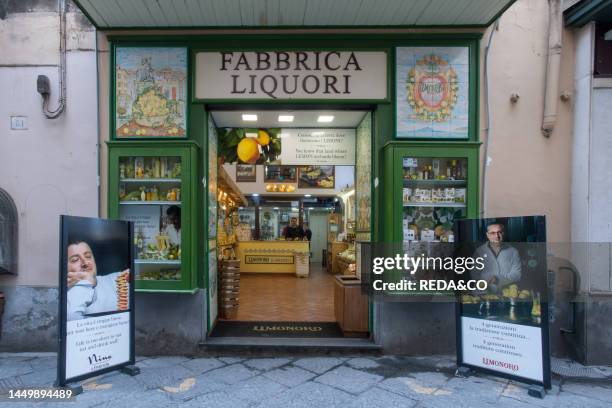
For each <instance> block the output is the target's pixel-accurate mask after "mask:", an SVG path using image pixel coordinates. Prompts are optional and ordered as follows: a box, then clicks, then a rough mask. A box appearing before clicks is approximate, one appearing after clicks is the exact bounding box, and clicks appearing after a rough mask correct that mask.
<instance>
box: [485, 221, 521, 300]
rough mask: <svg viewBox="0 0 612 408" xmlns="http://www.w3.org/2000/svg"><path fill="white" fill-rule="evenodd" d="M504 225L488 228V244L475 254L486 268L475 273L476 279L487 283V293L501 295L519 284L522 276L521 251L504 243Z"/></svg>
mask: <svg viewBox="0 0 612 408" xmlns="http://www.w3.org/2000/svg"><path fill="white" fill-rule="evenodd" d="M504 233H505V231H504V225H503V224H499V223H493V224H489V225H488V226H487V242H486V243H485V244H482V245H481V246H479V247H478V248H477V249H476V251H475V252H474V258H477V257H482V258H483V260H484V268H483V269H482V270H481V271H479V272H478V271H474V272H475V275H477V276H473V278H475V279H483V280H485V281H487V283H488V286H487V292H489V293H492V294H499V293H500V292H501V290H502V289H503V288H504V287H506V286H508V285H510V284H512V283H516V282H518V281H519V280H520V279H521V277H522V275H523V272H522V264H521V257H520V255H519V251H518V250H517V249H516V248H514V247H513V246H510V245H508V244H505V243H504Z"/></svg>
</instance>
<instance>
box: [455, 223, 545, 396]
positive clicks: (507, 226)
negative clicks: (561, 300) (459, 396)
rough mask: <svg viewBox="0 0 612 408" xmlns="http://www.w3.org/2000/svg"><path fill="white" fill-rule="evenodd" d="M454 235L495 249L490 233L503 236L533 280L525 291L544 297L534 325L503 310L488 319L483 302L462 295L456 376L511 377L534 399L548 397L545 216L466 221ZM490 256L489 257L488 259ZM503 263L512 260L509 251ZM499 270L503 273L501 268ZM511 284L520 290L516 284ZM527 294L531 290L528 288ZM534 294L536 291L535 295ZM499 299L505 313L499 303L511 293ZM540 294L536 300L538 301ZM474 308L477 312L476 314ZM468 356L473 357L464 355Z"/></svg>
mask: <svg viewBox="0 0 612 408" xmlns="http://www.w3.org/2000/svg"><path fill="white" fill-rule="evenodd" d="M496 230H497V231H496ZM455 233H456V236H458V238H459V243H460V244H461V243H467V244H468V246H469V245H470V244H472V243H473V242H474V241H476V240H478V239H479V238H481V237H485V236H486V237H487V239H488V242H487V241H486V240H485V241H484V243H483V242H479V245H480V247H479V248H478V250H482V248H484V247H485V246H488V248H489V249H491V251H492V241H491V237H490V236H489V235H495V234H497V237H498V238H499V236H500V234H501V240H499V242H498V244H501V246H502V251H503V250H504V248H509V249H510V251H514V252H515V253H516V254H517V257H518V258H519V259H520V260H521V263H522V264H523V266H522V268H523V271H522V275H523V277H525V276H527V277H529V275H530V274H531V277H530V278H531V280H532V282H534V281H535V286H533V287H531V288H530V287H523V288H521V289H523V290H525V289H532V288H534V287H535V288H538V289H539V290H540V291H541V294H542V295H543V297H542V298H541V301H540V302H539V306H540V310H539V319H538V320H537V323H534V322H529V321H528V319H521V316H513V317H512V318H508V317H509V316H502V315H501V313H500V312H499V311H497V313H495V314H494V315H493V316H490V315H488V314H487V313H484V312H483V306H484V304H483V302H480V304H479V303H478V302H477V301H476V300H474V299H475V298H476V296H470V295H468V296H467V297H468V299H467V300H464V298H463V295H462V294H460V293H458V294H457V302H456V303H455V322H456V341H457V372H456V375H457V376H460V377H467V376H469V375H470V373H471V372H472V371H474V372H482V373H484V374H488V375H494V376H497V377H502V378H507V379H509V380H513V381H517V382H521V383H524V384H528V385H529V389H528V394H529V395H530V396H532V397H536V398H544V396H545V395H546V390H547V389H550V388H551V368H550V342H549V310H548V299H547V296H546V291H547V287H548V281H547V267H546V244H545V242H546V238H545V235H546V233H545V218H544V217H543V216H533V217H510V218H494V219H479V220H467V219H466V220H461V221H460V222H459V223H458V224H457V226H456V230H455ZM521 234H524V237H527V236H528V238H527V239H525V240H524V241H523V240H522V239H521V238H520V236H521ZM505 236H513V239H514V240H515V241H514V242H504V238H505ZM506 241H508V240H506ZM493 246H494V245H493ZM525 253H528V254H529V255H530V256H531V258H530V259H525V256H524V255H525ZM480 254H482V252H480ZM519 254H520V255H519ZM491 255H492V254H489V256H491ZM498 255H499V253H498V254H497V255H495V263H496V264H497V265H498V267H499V265H500V263H502V262H505V261H504V260H503V259H502V258H499V259H498ZM474 256H475V255H474ZM485 257H486V255H485ZM505 259H506V260H507V259H508V255H507V253H506V258H505ZM534 261H535V262H534ZM530 268H531V269H530ZM497 272H498V273H499V272H500V270H498V271H497ZM485 276H486V272H483V275H481V277H485ZM519 276H520V275H519ZM522 282H523V281H520V280H519V281H518V285H521V283H522ZM513 286H515V289H516V285H513ZM506 290H508V289H506ZM519 290H520V289H519ZM525 292H527V291H526V290H525ZM534 292H535V290H534V291H532V292H531V293H532V294H533V293H534ZM472 295H473V294H472ZM498 295H500V297H501V298H500V300H499V305H500V306H498V307H499V308H500V309H502V310H505V309H503V306H501V305H503V304H504V302H506V301H507V300H508V298H507V297H506V296H508V293H504V294H503V295H502V294H501V293H499V292H498ZM539 295H540V294H538V300H540V298H539ZM514 296H516V295H514ZM470 297H471V299H470ZM504 299H505V300H504ZM527 304H528V305H529V308H531V307H532V306H531V305H530V304H529V303H528V302H527ZM486 307H487V309H486V310H488V307H489V305H486ZM517 307H518V306H517ZM491 308H493V306H491ZM475 310H478V311H477V312H475ZM493 310H495V309H493ZM504 313H507V312H504ZM510 315H512V313H510ZM517 317H518V318H517ZM513 319H514V320H515V321H513ZM466 352H467V353H468V354H469V356H466Z"/></svg>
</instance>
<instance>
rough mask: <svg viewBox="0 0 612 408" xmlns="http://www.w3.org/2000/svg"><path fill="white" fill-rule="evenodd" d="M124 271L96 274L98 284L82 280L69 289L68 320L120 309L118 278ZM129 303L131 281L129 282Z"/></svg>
mask: <svg viewBox="0 0 612 408" xmlns="http://www.w3.org/2000/svg"><path fill="white" fill-rule="evenodd" d="M122 273H123V272H115V273H110V274H108V275H103V276H96V281H97V283H96V286H94V285H92V284H91V282H89V281H86V280H82V281H79V282H77V283H76V284H75V285H74V286H73V287H72V288H70V289H68V299H67V300H68V313H67V314H68V320H78V319H84V318H86V317H87V315H90V314H95V313H104V312H115V311H117V310H119V306H118V303H119V298H118V293H117V278H118V277H119V275H121V274H122ZM128 305H129V283H128Z"/></svg>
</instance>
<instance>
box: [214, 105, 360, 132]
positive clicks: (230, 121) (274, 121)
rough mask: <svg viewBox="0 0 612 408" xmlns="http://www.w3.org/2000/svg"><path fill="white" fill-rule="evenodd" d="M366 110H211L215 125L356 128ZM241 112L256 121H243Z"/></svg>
mask: <svg viewBox="0 0 612 408" xmlns="http://www.w3.org/2000/svg"><path fill="white" fill-rule="evenodd" d="M366 113H367V112H366V111H352V110H324V111H321V110H278V111H276V110H274V111H272V110H254V109H245V110H231V111H211V114H212V117H213V120H214V121H215V125H216V126H217V127H248V128H282V127H284V128H290V127H291V128H356V127H357V126H358V125H359V123H360V122H361V120H362V119H363V117H364V116H365V114H366ZM243 114H250V115H257V120H256V121H244V120H243V119H242V115H243ZM322 115H325V116H333V120H332V121H331V122H324V123H321V122H318V118H319V116H322ZM279 116H292V117H293V120H292V121H291V122H280V121H279Z"/></svg>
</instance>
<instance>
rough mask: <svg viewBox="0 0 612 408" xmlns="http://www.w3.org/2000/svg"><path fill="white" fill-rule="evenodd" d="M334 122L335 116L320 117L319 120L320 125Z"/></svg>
mask: <svg viewBox="0 0 612 408" xmlns="http://www.w3.org/2000/svg"><path fill="white" fill-rule="evenodd" d="M333 121H334V116H333V115H320V116H319V117H318V118H317V122H319V123H329V122H333Z"/></svg>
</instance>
